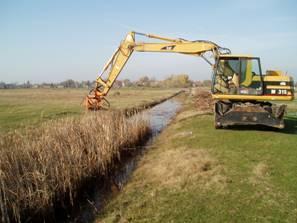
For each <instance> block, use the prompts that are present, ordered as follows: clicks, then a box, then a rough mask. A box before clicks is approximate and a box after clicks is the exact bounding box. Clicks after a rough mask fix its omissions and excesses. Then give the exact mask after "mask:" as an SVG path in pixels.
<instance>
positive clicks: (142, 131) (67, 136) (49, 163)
mask: <svg viewBox="0 0 297 223" xmlns="http://www.w3.org/2000/svg"><path fill="white" fill-rule="evenodd" d="M148 133H149V128H148V123H147V122H146V121H145V120H143V119H142V118H132V119H131V118H130V119H127V118H126V117H125V115H123V114H122V113H121V112H111V111H108V112H99V114H98V113H91V114H90V113H89V114H86V115H83V116H82V117H80V118H66V119H62V120H59V121H49V122H47V123H45V124H43V125H42V126H41V127H40V128H38V129H36V130H32V129H31V130H26V131H25V132H22V133H18V132H13V133H9V134H7V135H5V136H1V137H0V220H1V221H2V222H11V221H17V222H20V221H22V220H24V217H28V216H29V215H32V214H37V215H39V216H40V215H41V216H42V215H43V214H46V213H48V212H49V211H50V210H53V209H54V208H55V207H54V205H55V204H56V203H57V202H61V203H63V200H64V199H65V198H67V199H68V200H70V202H73V198H74V197H76V196H77V194H76V193H77V191H78V189H79V188H80V187H81V184H82V182H83V181H85V180H86V179H88V178H90V177H93V176H98V175H99V176H102V175H105V174H106V173H107V172H108V171H109V169H110V168H111V167H112V165H113V163H114V162H115V161H116V160H118V159H119V158H120V153H121V151H123V150H124V148H129V147H132V146H134V145H136V144H137V143H139V142H141V140H142V139H143V138H144V137H145V136H146V135H147V134H148Z"/></svg>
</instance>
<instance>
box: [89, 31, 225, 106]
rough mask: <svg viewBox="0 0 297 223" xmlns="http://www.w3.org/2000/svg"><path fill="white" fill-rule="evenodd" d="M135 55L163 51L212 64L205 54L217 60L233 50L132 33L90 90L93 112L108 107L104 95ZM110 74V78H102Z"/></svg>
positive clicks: (196, 42) (204, 42)
mask: <svg viewBox="0 0 297 223" xmlns="http://www.w3.org/2000/svg"><path fill="white" fill-rule="evenodd" d="M136 35H142V36H145V37H148V38H151V39H158V40H162V41H164V42H161V43H142V42H139V43H138V42H136V41H135V36H136ZM134 51H136V52H164V53H180V54H186V55H191V56H200V57H202V58H203V59H205V60H206V61H207V62H208V63H209V64H210V65H212V66H213V64H212V63H211V62H210V61H209V60H208V59H207V58H206V57H204V55H203V54H204V53H206V52H211V53H212V54H213V56H214V58H215V59H216V58H217V57H218V56H219V55H221V54H230V53H231V52H230V50H229V49H227V48H222V47H220V46H218V45H217V44H215V43H213V42H210V41H202V40H199V41H188V40H184V39H171V38H166V37H160V36H156V35H151V34H143V33H138V32H130V33H128V35H127V36H126V38H125V39H124V40H123V41H122V42H121V44H120V46H119V48H118V49H117V50H116V51H115V53H114V54H113V55H112V57H111V58H110V60H109V61H108V62H107V64H106V65H105V66H104V68H103V70H102V72H101V73H100V75H99V76H98V78H97V79H96V86H95V88H94V89H93V90H91V92H90V94H89V95H88V96H87V98H86V100H85V106H86V107H87V108H88V109H91V110H99V109H102V108H105V107H108V106H109V103H108V101H107V100H106V98H105V96H106V95H107V94H108V92H109V90H110V89H111V87H112V85H113V84H114V82H115V81H116V79H117V77H118V76H119V74H120V72H121V71H122V69H123V68H124V66H125V64H126V63H127V61H128V60H129V58H130V56H131V55H132V53H133V52H134ZM106 74H107V78H105V79H104V78H103V76H104V75H106Z"/></svg>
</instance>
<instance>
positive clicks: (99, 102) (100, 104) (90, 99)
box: [83, 89, 110, 111]
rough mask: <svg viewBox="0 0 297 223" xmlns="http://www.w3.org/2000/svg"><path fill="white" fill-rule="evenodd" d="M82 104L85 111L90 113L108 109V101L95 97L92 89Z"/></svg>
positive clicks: (102, 97) (101, 97)
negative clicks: (90, 111)
mask: <svg viewBox="0 0 297 223" xmlns="http://www.w3.org/2000/svg"><path fill="white" fill-rule="evenodd" d="M83 104H84V106H85V108H86V109H88V110H92V111H97V110H102V109H108V108H109V107H110V104H109V102H108V100H107V99H106V98H105V97H104V96H98V95H96V91H95V90H94V89H93V90H91V91H90V93H89V95H88V96H86V98H85V100H84V102H83Z"/></svg>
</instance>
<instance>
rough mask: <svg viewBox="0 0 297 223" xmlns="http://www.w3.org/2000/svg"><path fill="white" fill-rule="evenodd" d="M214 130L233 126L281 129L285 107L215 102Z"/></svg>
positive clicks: (267, 103) (254, 102)
mask: <svg viewBox="0 0 297 223" xmlns="http://www.w3.org/2000/svg"><path fill="white" fill-rule="evenodd" d="M214 110H215V128H223V127H228V126H234V125H262V126H269V127H273V128H278V129H283V128H284V120H283V116H284V114H285V111H286V105H280V106H277V105H275V104H271V103H269V102H256V101H252V102H234V101H217V102H216V103H215V108H214Z"/></svg>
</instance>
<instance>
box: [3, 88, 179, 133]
mask: <svg viewBox="0 0 297 223" xmlns="http://www.w3.org/2000/svg"><path fill="white" fill-rule="evenodd" d="M176 91H177V90H175V89H168V90H165V89H145V88H144V89H142V88H125V89H113V90H111V91H110V93H109V95H108V100H109V101H110V103H111V108H127V107H133V106H137V105H140V104H143V103H147V102H151V101H153V100H157V99H161V98H164V97H168V96H170V95H171V94H173V93H174V92H176ZM87 94H88V90H87V89H16V90H0V132H7V131H9V130H12V129H16V128H19V127H22V126H28V125H31V126H34V125H36V124H38V123H41V122H43V121H46V120H50V119H55V118H60V117H65V116H69V115H78V114H81V113H82V112H83V111H84V108H83V107H82V106H81V103H82V101H83V99H84V97H85V96H86V95H87Z"/></svg>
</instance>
